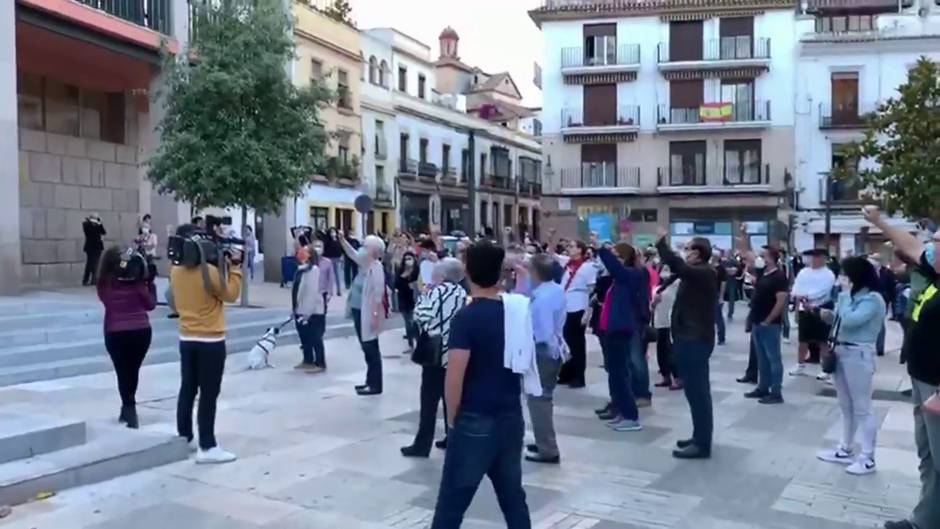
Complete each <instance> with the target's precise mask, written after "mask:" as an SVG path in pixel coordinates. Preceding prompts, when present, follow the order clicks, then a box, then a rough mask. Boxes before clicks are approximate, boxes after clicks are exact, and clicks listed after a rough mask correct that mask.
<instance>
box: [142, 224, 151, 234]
mask: <svg viewBox="0 0 940 529" xmlns="http://www.w3.org/2000/svg"><path fill="white" fill-rule="evenodd" d="M140 232H141V233H143V234H144V235H150V227H149V226H144V227H143V228H141V229H140Z"/></svg>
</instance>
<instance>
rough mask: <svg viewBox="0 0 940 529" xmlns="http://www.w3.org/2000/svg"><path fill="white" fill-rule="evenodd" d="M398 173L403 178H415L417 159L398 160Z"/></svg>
mask: <svg viewBox="0 0 940 529" xmlns="http://www.w3.org/2000/svg"><path fill="white" fill-rule="evenodd" d="M398 175H399V176H401V177H404V178H412V179H414V178H417V177H418V160H415V159H414V158H402V159H401V160H400V161H399V162H398Z"/></svg>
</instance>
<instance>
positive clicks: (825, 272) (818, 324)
mask: <svg viewBox="0 0 940 529" xmlns="http://www.w3.org/2000/svg"><path fill="white" fill-rule="evenodd" d="M803 255H804V256H807V257H809V258H810V264H809V266H808V267H806V268H804V269H802V270H800V273H799V274H797V276H796V281H794V282H793V289H792V291H791V296H792V297H793V300H794V301H795V302H796V304H797V307H798V308H799V313H798V318H797V325H798V326H799V337H800V345H799V348H798V349H797V355H798V356H797V365H796V367H794V368H793V369H792V370H790V375H791V376H805V375H806V361H807V359H808V358H809V349H810V345H811V344H816V346H817V347H818V348H819V354H820V357H822V356H824V355H825V354H826V353H827V352H828V349H829V345H828V340H829V325H828V324H826V322H824V321H823V320H822V318H820V317H819V310H820V309H832V308H833V306H834V305H833V302H832V292H833V287H835V284H836V276H835V274H833V273H832V270H830V269H829V268H828V267H827V266H826V260H827V258H828V257H829V252H828V251H826V250H825V249H822V248H816V249H813V250H807V251H805V252H803ZM818 378H819V379H820V380H825V379H826V378H828V375H826V374H825V373H820V374H819V376H818Z"/></svg>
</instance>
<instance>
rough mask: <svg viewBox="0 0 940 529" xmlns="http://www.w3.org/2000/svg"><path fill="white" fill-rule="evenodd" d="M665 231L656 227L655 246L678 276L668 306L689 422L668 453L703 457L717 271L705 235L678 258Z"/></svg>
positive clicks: (707, 450) (710, 422) (708, 443)
mask: <svg viewBox="0 0 940 529" xmlns="http://www.w3.org/2000/svg"><path fill="white" fill-rule="evenodd" d="M668 233H669V232H668V231H666V229H665V228H663V227H660V228H659V229H658V231H657V234H658V236H659V242H657V243H656V249H657V250H658V251H659V255H660V257H661V258H662V262H663V263H664V264H665V265H667V266H668V267H669V269H670V270H672V272H673V273H674V274H675V275H677V276H678V277H679V280H680V281H681V283H680V284H679V289H678V291H677V292H676V303H675V308H674V309H673V311H672V336H673V355H674V358H675V360H676V367H678V369H679V374H680V375H681V376H682V384H683V390H684V391H685V398H686V400H687V401H688V402H689V409H690V410H691V413H692V425H693V433H692V438H691V439H685V440H680V441H678V442H677V443H676V446H677V449H676V450H674V451H673V452H672V455H673V457H676V458H679V459H707V458H709V457H711V450H712V432H713V429H714V419H713V417H712V395H711V381H710V379H709V365H708V363H709V359H710V358H711V355H712V352H713V350H714V348H715V316H716V314H715V306H716V305H717V304H718V276H717V275H716V274H715V270H714V269H713V268H712V266H711V264H710V263H709V260H710V259H711V255H712V245H711V242H709V240H708V239H706V238H704V237H694V238H692V239H691V240H690V241H688V242H687V243H686V244H685V252H686V255H685V258H684V259H683V258H682V257H679V256H678V255H676V253H675V252H673V251H672V248H670V247H669V243H668V241H667V240H666V237H667V235H668Z"/></svg>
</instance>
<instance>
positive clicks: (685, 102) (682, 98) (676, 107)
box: [669, 79, 705, 123]
mask: <svg viewBox="0 0 940 529" xmlns="http://www.w3.org/2000/svg"><path fill="white" fill-rule="evenodd" d="M704 102H705V85H704V81H703V80H701V79H692V80H688V81H669V113H670V118H669V122H670V123H697V122H698V121H699V108H700V107H701V106H702V103H704Z"/></svg>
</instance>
